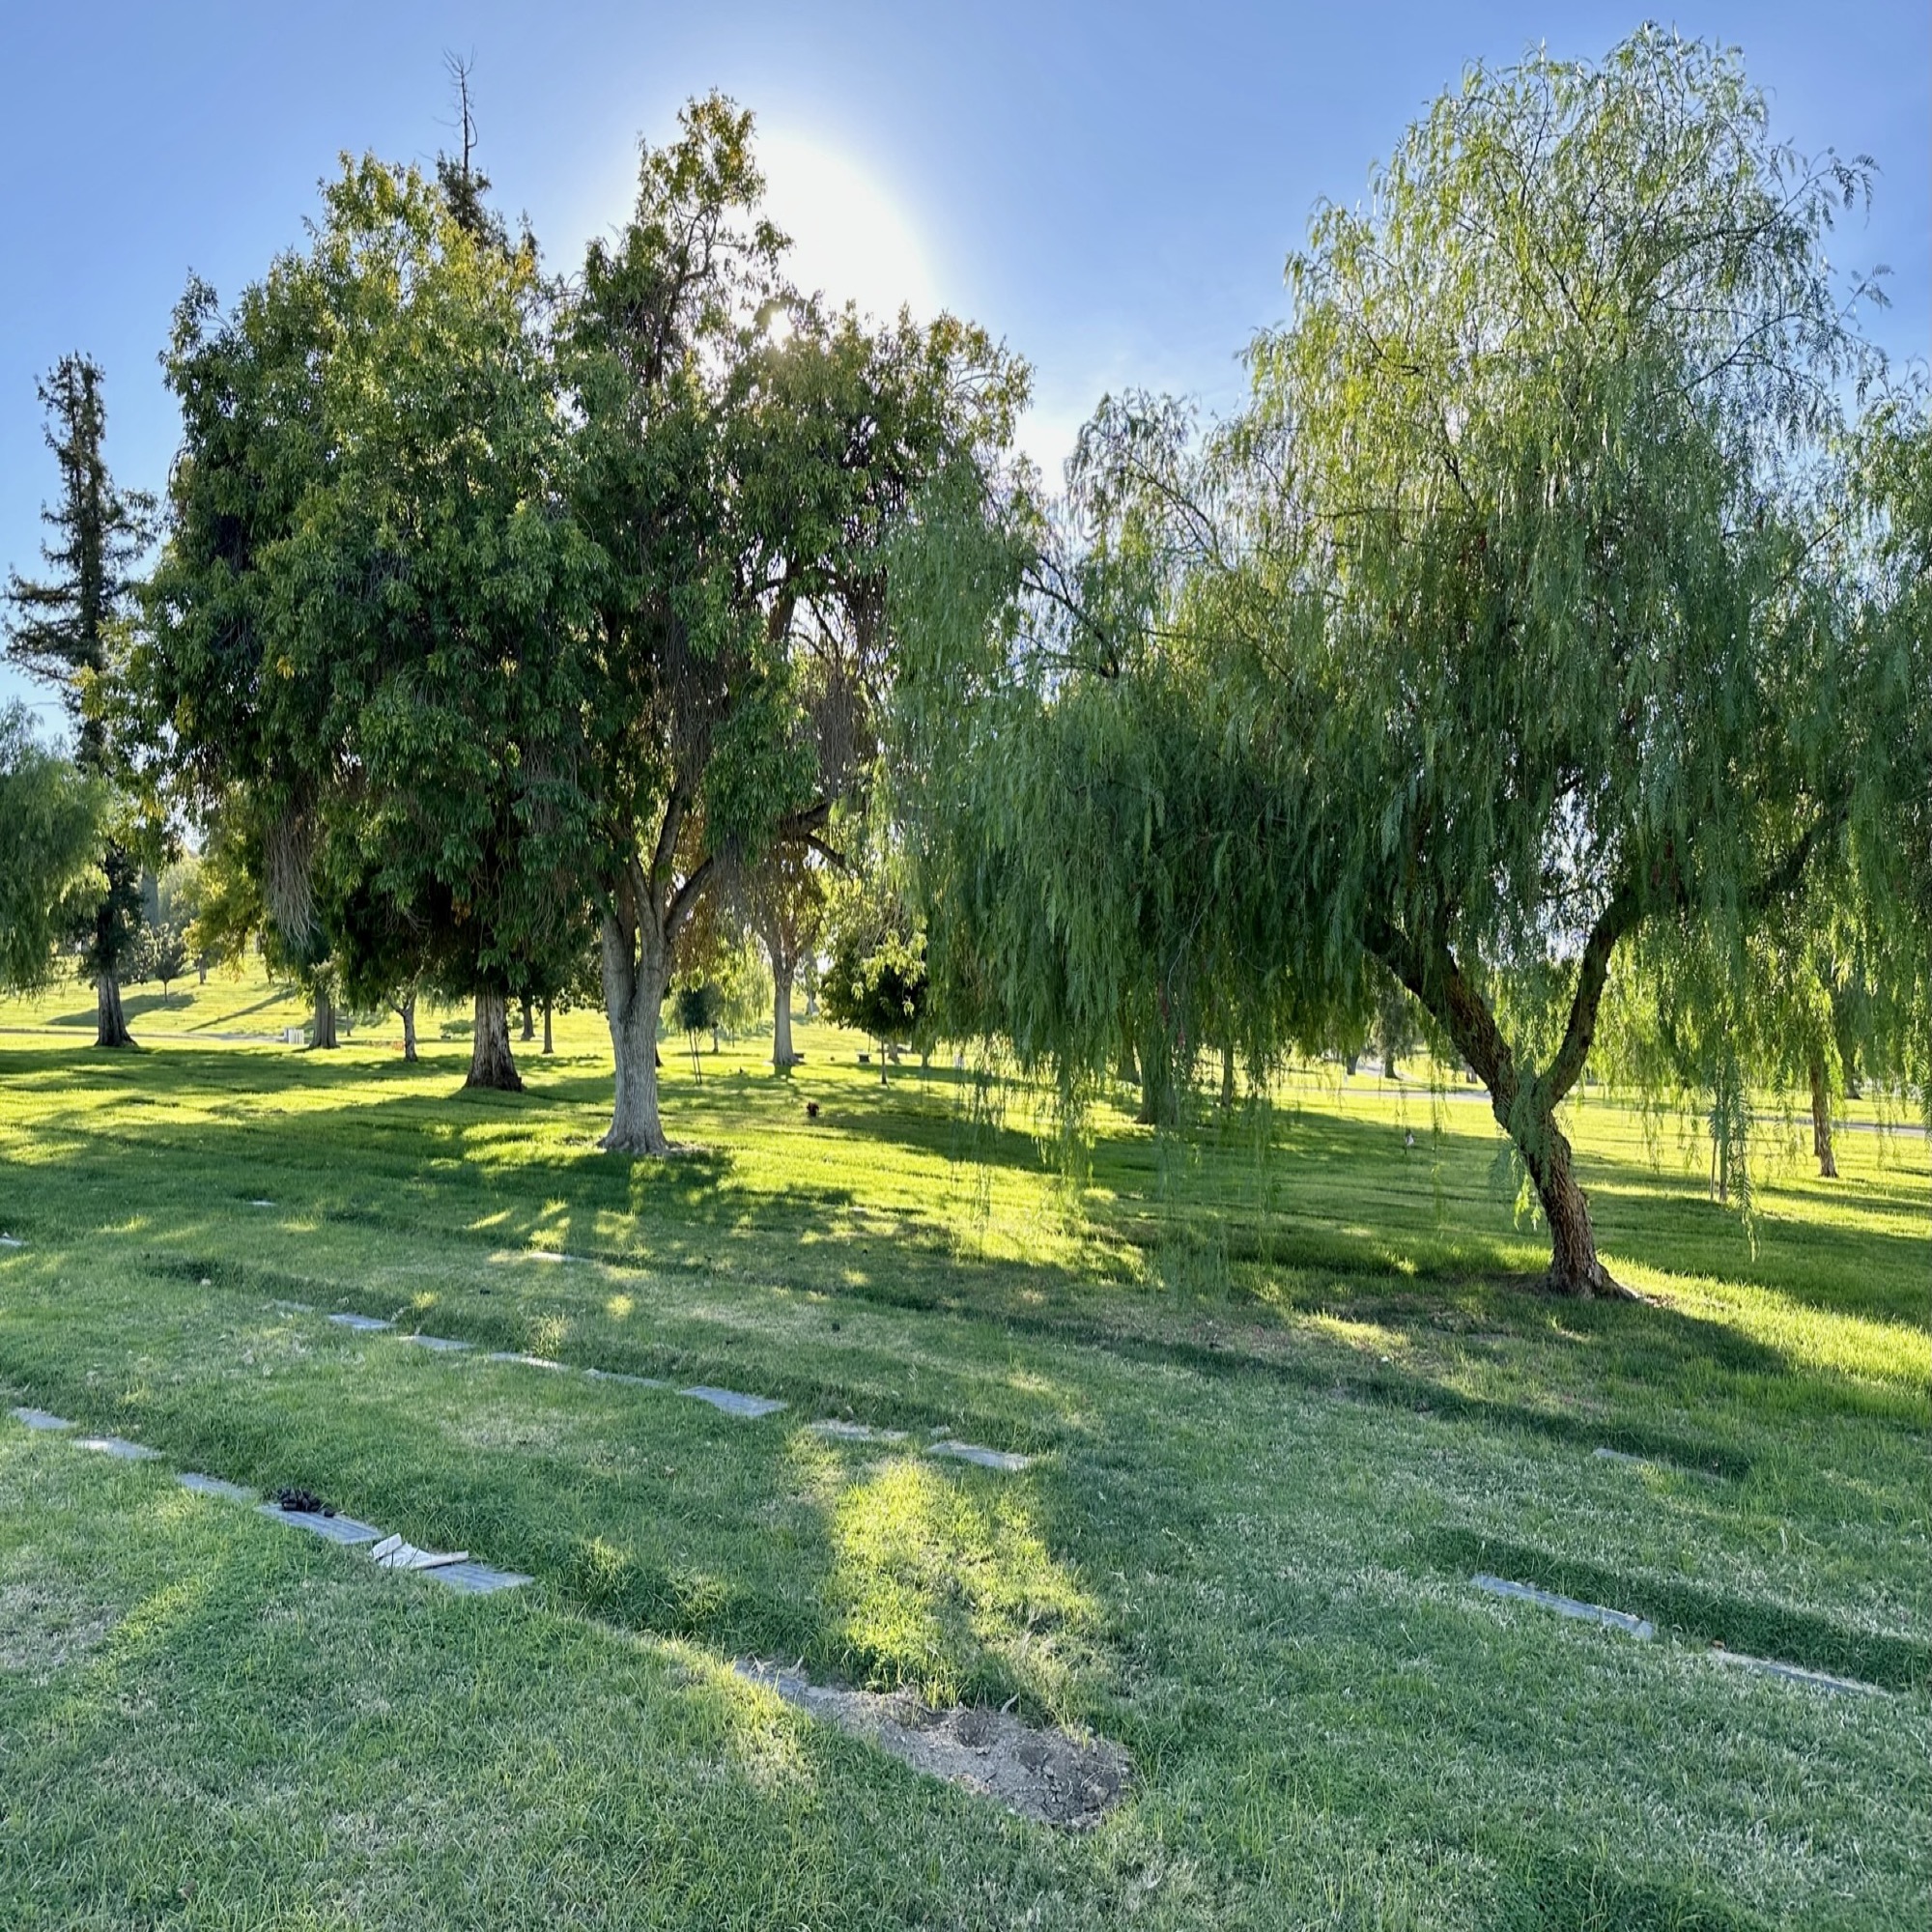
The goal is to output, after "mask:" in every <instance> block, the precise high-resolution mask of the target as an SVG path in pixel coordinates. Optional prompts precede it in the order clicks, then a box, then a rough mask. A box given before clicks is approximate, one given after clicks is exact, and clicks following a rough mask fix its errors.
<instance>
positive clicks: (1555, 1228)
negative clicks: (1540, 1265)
mask: <svg viewBox="0 0 1932 1932" xmlns="http://www.w3.org/2000/svg"><path fill="white" fill-rule="evenodd" d="M1512 1138H1513V1139H1514V1140H1515V1141H1516V1149H1517V1151H1518V1153H1520V1155H1521V1156H1522V1162H1523V1165H1524V1166H1525V1167H1526V1168H1528V1170H1529V1179H1530V1183H1531V1185H1532V1186H1534V1187H1535V1189H1536V1198H1537V1200H1538V1201H1539V1202H1540V1203H1541V1204H1542V1207H1543V1218H1544V1220H1545V1221H1546V1222H1548V1226H1549V1248H1550V1255H1549V1275H1548V1283H1549V1287H1550V1288H1551V1290H1553V1291H1554V1292H1555V1293H1558V1294H1576V1295H1581V1296H1584V1297H1586V1298H1587V1297H1594V1296H1598V1295H1606V1296H1623V1295H1625V1294H1627V1293H1628V1291H1627V1290H1625V1289H1624V1287H1623V1286H1622V1284H1621V1283H1619V1282H1617V1281H1616V1280H1615V1279H1614V1278H1613V1277H1612V1276H1611V1274H1610V1271H1609V1270H1608V1269H1607V1268H1606V1267H1605V1265H1604V1264H1603V1263H1602V1262H1601V1261H1599V1260H1598V1259H1597V1235H1596V1230H1595V1229H1594V1228H1593V1227H1592V1226H1591V1225H1590V1201H1589V1197H1588V1196H1587V1195H1586V1194H1585V1193H1584V1192H1583V1190H1582V1189H1581V1188H1580V1187H1579V1186H1577V1177H1576V1173H1575V1169H1574V1161H1573V1156H1572V1154H1571V1150H1570V1142H1569V1140H1568V1138H1567V1137H1566V1136H1565V1134H1564V1132H1563V1129H1562V1128H1561V1127H1559V1126H1558V1125H1557V1124H1556V1122H1555V1121H1554V1120H1553V1119H1552V1118H1550V1117H1549V1115H1548V1114H1546V1115H1545V1116H1544V1117H1543V1118H1542V1120H1541V1121H1540V1122H1536V1123H1535V1124H1534V1125H1533V1126H1532V1127H1531V1129H1530V1131H1529V1132H1527V1133H1525V1134H1521V1135H1513V1136H1512Z"/></svg>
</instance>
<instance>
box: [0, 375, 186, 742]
mask: <svg viewBox="0 0 1932 1932" xmlns="http://www.w3.org/2000/svg"><path fill="white" fill-rule="evenodd" d="M39 390H40V398H41V403H42V406H43V408H44V409H45V411H46V412H47V428H46V442H47V447H48V448H49V449H50V450H52V451H53V454H54V460H55V462H56V464H57V465H58V466H59V469H60V495H59V497H58V498H57V499H56V501H55V503H54V505H53V507H52V508H50V509H43V511H42V512H41V518H42V521H43V523H44V524H45V525H46V526H47V527H48V529H49V530H50V531H51V532H52V533H53V534H52V537H51V540H50V541H45V542H43V545H42V556H43V559H44V561H45V563H46V565H47V567H48V570H49V571H50V573H51V575H50V576H49V577H47V578H46V579H45V580H37V579H30V578H25V577H22V576H21V575H20V573H19V572H18V571H17V570H16V571H14V572H12V573H10V575H9V578H8V583H7V602H8V604H9V605H10V606H11V607H12V611H11V615H10V617H9V619H8V623H7V629H6V635H7V656H8V657H9V658H10V659H11V660H12V661H13V662H14V664H16V665H18V666H20V668H22V669H24V670H26V671H29V672H31V673H32V674H33V675H34V676H36V677H41V678H44V679H46V680H48V681H49V682H51V683H53V684H56V685H58V686H60V687H61V696H62V697H63V699H64V701H65V702H66V705H67V709H68V716H69V718H70V719H71V722H72V723H73V725H74V727H75V732H76V737H77V741H78V753H77V755H78V761H79V763H80V764H81V765H82V766H83V767H85V768H86V769H87V770H89V771H105V770H106V769H107V765H108V758H109V754H110V749H111V748H110V746H109V744H108V741H107V731H106V725H105V721H104V710H105V705H106V692H105V689H104V687H105V683H106V680H107V679H108V677H109V676H110V674H111V673H112V672H114V671H115V670H117V669H118V668H119V665H120V660H121V657H122V655H123V654H124V652H125V649H126V625H127V620H128V613H129V610H130V607H131V604H132V601H133V595H134V591H135V587H136V586H135V580H134V577H133V574H132V573H133V566H134V564H135V563H136V562H137V560H138V559H139V557H140V555H141V553H142V552H143V550H145V549H146V547H147V543H148V539H149V534H150V530H151V527H152V517H153V512H154V499H153V498H152V497H149V496H147V495H145V494H143V493H141V492H138V491H123V490H120V489H117V488H116V487H115V484H114V479H113V477H112V476H111V475H110V474H109V473H108V469H107V459H106V454H105V449H104V444H105V441H106V436H107V407H106V403H105V401H104V399H103V398H102V395H101V374H100V368H99V364H98V363H96V362H94V361H93V360H92V359H91V358H89V357H88V356H85V355H63V356H62V357H61V359H60V360H59V361H58V362H57V363H56V364H55V365H54V367H53V370H52V372H51V373H50V374H49V375H48V376H47V378H46V380H45V381H44V382H43V383H41V384H39Z"/></svg>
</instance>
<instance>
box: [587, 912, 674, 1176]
mask: <svg viewBox="0 0 1932 1932" xmlns="http://www.w3.org/2000/svg"><path fill="white" fill-rule="evenodd" d="M603 939H604V1015H605V1018H606V1019H607V1020H609V1022H610V1025H611V1054H612V1057H613V1058H614V1060H615V1062H616V1071H617V1091H616V1097H615V1101H614V1104H613V1105H612V1107H611V1126H610V1130H609V1131H608V1132H607V1133H606V1134H605V1136H604V1138H603V1140H602V1141H601V1142H600V1143H599V1145H600V1146H602V1147H604V1148H607V1149H609V1150H610V1151H611V1152H612V1153H641V1154H665V1153H668V1152H669V1151H670V1143H669V1142H668V1140H666V1139H665V1131H664V1125H663V1123H662V1122H660V1120H659V1119H658V1013H659V1011H660V1009H662V1008H663V1006H664V996H665V987H666V985H667V984H668V982H669V978H670V975H669V961H668V958H667V956H666V955H667V951H668V949H667V948H666V947H665V945H664V942H663V939H662V937H661V936H660V935H659V933H658V932H657V930H656V928H655V925H654V923H652V921H651V919H650V917H649V914H648V912H647V913H646V916H645V920H644V923H643V924H642V926H641V928H640V930H639V937H638V945H637V948H636V951H635V952H634V951H633V949H632V945H631V941H630V938H629V936H628V935H627V934H626V932H625V931H624V928H623V927H622V925H620V924H619V923H618V922H617V921H616V919H615V918H614V917H613V916H612V915H611V914H609V913H607V914H605V916H604V928H603Z"/></svg>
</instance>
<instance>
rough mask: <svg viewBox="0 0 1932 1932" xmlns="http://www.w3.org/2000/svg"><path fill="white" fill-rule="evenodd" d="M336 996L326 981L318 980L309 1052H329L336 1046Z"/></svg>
mask: <svg viewBox="0 0 1932 1932" xmlns="http://www.w3.org/2000/svg"><path fill="white" fill-rule="evenodd" d="M335 1043H336V1041H335V996H334V994H333V993H331V992H330V991H329V987H328V982H327V980H317V981H316V987H315V1011H314V1013H313V1015H312V1016H311V1017H310V1020H309V1035H308V1044H309V1051H310V1052H311V1053H313V1052H315V1051H316V1050H317V1049H318V1048H321V1049H324V1050H327V1049H329V1048H332V1047H333V1046H334V1045H335Z"/></svg>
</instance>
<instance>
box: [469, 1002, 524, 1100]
mask: <svg viewBox="0 0 1932 1932" xmlns="http://www.w3.org/2000/svg"><path fill="white" fill-rule="evenodd" d="M463 1084H464V1085H465V1086H466V1087H486V1088H489V1089H490V1090H491V1091H492V1092H493V1093H497V1094H521V1093H522V1092H523V1091H524V1082H523V1076H522V1075H521V1074H519V1073H518V1071H517V1062H516V1057H515V1056H514V1055H513V1054H512V1053H511V1051H510V1003H509V1001H508V999H507V998H506V997H505V996H504V995H503V994H501V993H478V994H477V995H476V1024H475V1026H474V1028H473V1029H472V1030H471V1033H470V1037H469V1079H467V1080H466V1081H465V1082H464V1083H463Z"/></svg>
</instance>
